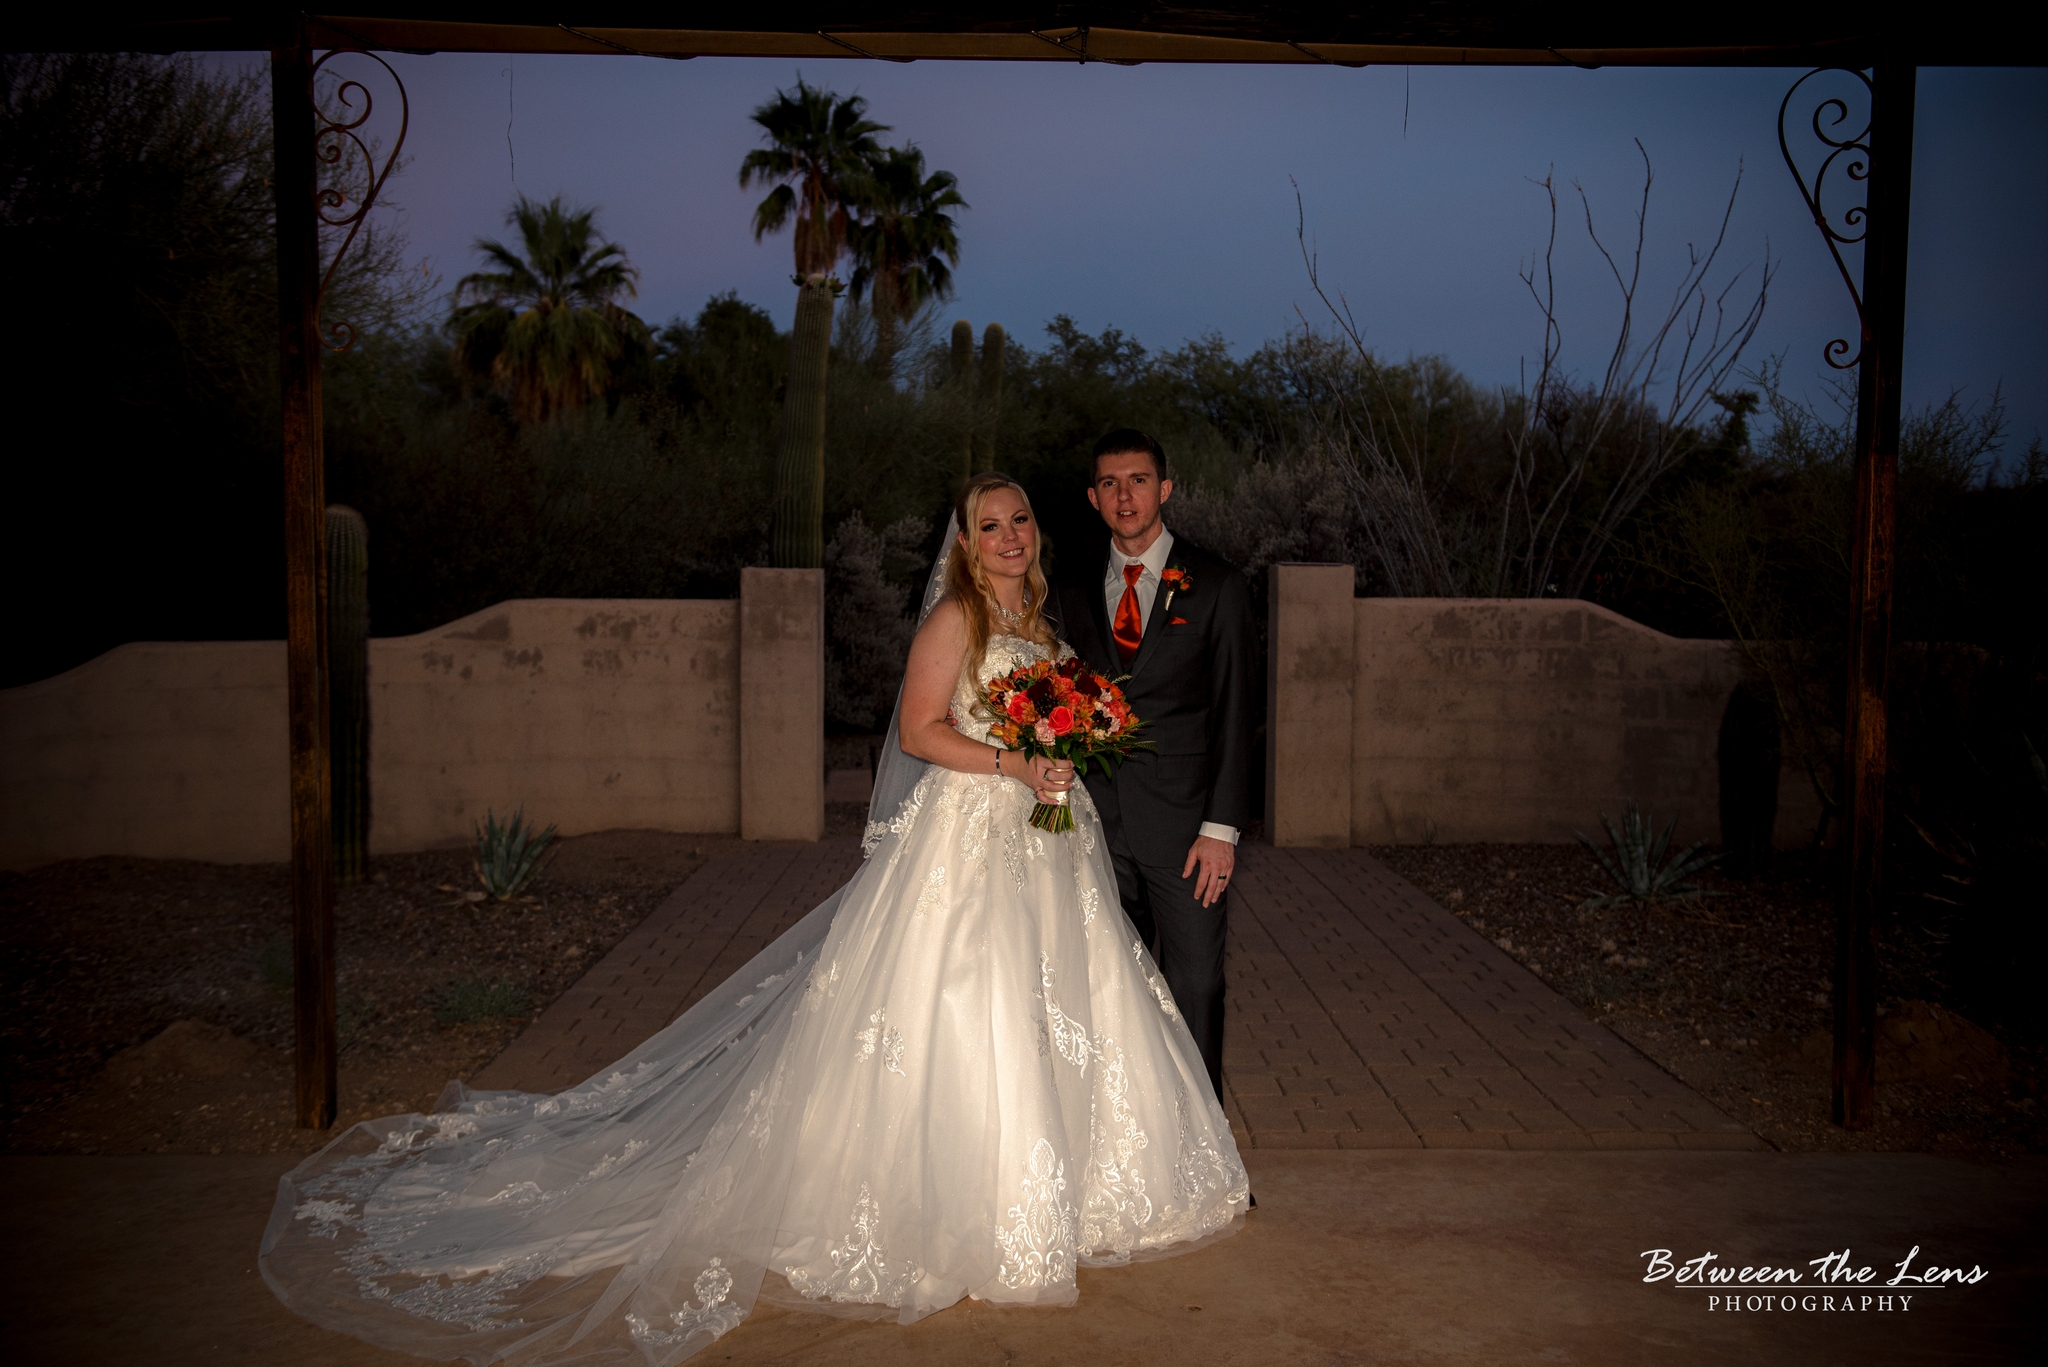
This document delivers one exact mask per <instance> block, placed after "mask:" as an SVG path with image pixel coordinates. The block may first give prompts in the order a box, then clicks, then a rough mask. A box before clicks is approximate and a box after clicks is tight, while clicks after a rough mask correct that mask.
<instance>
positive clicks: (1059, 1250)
mask: <svg viewBox="0 0 2048 1367" xmlns="http://www.w3.org/2000/svg"><path fill="white" fill-rule="evenodd" d="M1019 1185H1020V1186H1021V1187H1022V1188H1023V1190H1024V1199H1023V1200H1022V1201H1020V1202H1018V1203H1017V1204H1016V1205H1014V1206H1011V1207H1010V1213H1009V1218H1010V1221H1011V1225H1010V1228H1008V1229H1005V1230H998V1231H996V1243H997V1245H998V1246H999V1247H1000V1248H1001V1249H1002V1251H1003V1261H1002V1265H1001V1266H1000V1267H999V1268H997V1269H996V1276H997V1277H999V1278H1000V1279H1001V1280H1002V1283H1003V1285H1004V1286H1007V1287H1011V1288H1012V1289H1015V1290H1022V1289H1024V1288H1026V1287H1035V1286H1071V1285H1072V1284H1073V1281H1074V1207H1073V1206H1072V1205H1071V1204H1070V1203H1069V1202H1068V1201H1067V1199H1066V1190H1067V1165H1066V1164H1065V1163H1064V1162H1062V1161H1060V1160H1059V1158H1058V1157H1057V1156H1056V1155H1055V1154H1054V1153H1053V1148H1052V1143H1051V1141H1050V1140H1045V1139H1041V1140H1039V1141H1038V1142H1037V1143H1036V1144H1033V1145H1032V1146H1031V1156H1030V1157H1029V1158H1027V1159H1025V1160H1024V1180H1023V1181H1022V1182H1021V1183H1019Z"/></svg>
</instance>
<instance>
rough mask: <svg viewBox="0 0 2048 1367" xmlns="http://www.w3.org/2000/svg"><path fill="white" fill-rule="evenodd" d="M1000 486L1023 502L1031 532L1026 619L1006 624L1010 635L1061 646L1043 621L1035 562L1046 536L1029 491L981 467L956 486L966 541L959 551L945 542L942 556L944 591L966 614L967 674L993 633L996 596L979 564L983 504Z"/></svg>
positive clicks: (1041, 579) (1040, 575) (975, 668)
mask: <svg viewBox="0 0 2048 1367" xmlns="http://www.w3.org/2000/svg"><path fill="white" fill-rule="evenodd" d="M998 489H1011V490H1014V491H1015V492H1016V494H1017V497H1018V499H1019V500H1020V501H1022V503H1023V504H1024V511H1025V512H1027V513H1031V521H1032V530H1033V532H1034V536H1033V538H1032V550H1031V568H1030V570H1029V571H1027V572H1026V573H1025V576H1024V620H1023V621H1022V622H1020V623H1019V624H1018V625H1017V626H1016V627H1014V628H1006V629H1007V630H1009V631H1010V634H1011V635H1014V636H1021V637H1022V638H1024V639H1025V640H1027V641H1036V642H1037V643H1038V644H1039V645H1042V646H1044V647H1045V648H1046V649H1048V650H1055V649H1057V648H1058V646H1059V641H1058V638H1056V637H1055V636H1054V635H1053V634H1052V628H1051V627H1050V626H1048V625H1047V624H1046V620H1045V607H1046V584H1045V571H1044V570H1043V569H1041V568H1040V567H1039V557H1040V555H1041V554H1042V553H1043V552H1044V549H1045V537H1044V535H1043V533H1041V532H1039V531H1038V526H1037V524H1038V514H1037V513H1035V512H1032V511H1031V496H1030V495H1029V494H1027V493H1025V492H1024V486H1023V485H1021V484H1019V483H1018V482H1017V481H1016V480H1014V479H1011V478H1010V477H1009V476H1008V475H1005V474H1001V473H999V472H997V471H994V470H989V471H984V472H983V473H981V474H978V475H975V476H973V477H972V478H970V479H969V480H968V481H967V482H966V484H964V485H962V486H961V488H960V496H959V497H958V498H957V499H955V500H954V501H953V515H954V517H955V518H957V519H958V524H957V525H958V526H959V528H960V535H961V536H962V537H964V538H965V539H966V541H967V546H966V549H965V550H964V551H963V550H962V549H961V548H960V547H959V546H951V547H948V548H947V549H948V552H949V554H948V555H947V557H946V596H947V597H948V598H951V599H952V600H953V601H954V602H956V603H958V604H959V605H960V611H961V613H962V614H963V615H964V616H965V617H966V619H967V658H966V662H965V665H964V668H965V669H966V671H967V676H968V677H969V678H974V677H976V676H977V675H978V674H979V672H980V670H981V661H982V657H983V656H984V655H986V654H987V653H988V641H989V637H991V636H993V635H995V634H996V612H995V607H996V597H995V590H994V588H993V587H992V586H991V585H990V584H989V580H988V571H987V570H986V569H984V568H982V564H981V555H980V553H979V547H980V544H981V533H980V531H979V530H978V525H977V524H979V522H980V521H981V505H982V503H983V502H984V501H986V500H987V498H988V496H989V495H990V494H992V493H994V492H995V491H996V490H998Z"/></svg>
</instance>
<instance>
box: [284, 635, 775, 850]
mask: <svg viewBox="0 0 2048 1367" xmlns="http://www.w3.org/2000/svg"><path fill="white" fill-rule="evenodd" d="M738 607H739V605H738V604H737V603H736V602H732V601H729V600H709V601H694V600H692V601H683V600H653V601H649V600H634V599H616V600H585V599H559V598H558V599H531V600H525V601H520V602H511V603H503V604H500V605H499V606H497V607H494V608H491V609H489V610H487V611H484V612H480V613H477V614H476V615H474V616H472V617H465V618H463V619H462V620H461V621H459V622H453V623H450V624H449V625H448V626H445V627H442V628H440V629H439V630H437V631H430V632H425V633H423V634H421V635H418V636H404V637H396V638H392V639H388V640H380V641H375V642H373V643H372V645H371V647H370V726H371V731H370V818H371V819H370V848H371V849H372V851H375V852H382V851H391V850H417V849H424V848H426V847H429V846H432V845H437V844H443V843H446V842H449V841H452V840H466V839H468V838H469V835H470V832H471V831H472V829H473V828H474V826H475V823H476V822H477V820H478V819H479V818H480V817H482V816H483V814H484V810H485V808H486V807H495V808H496V809H497V811H498V812H499V813H500V814H503V813H505V812H507V811H509V810H510V809H512V808H514V807H518V806H521V805H522V804H523V805H524V806H525V808H526V811H527V814H528V815H529V816H531V817H533V818H535V819H537V820H540V821H552V822H554V823H556V824H557V825H559V826H560V827H561V830H562V834H564V835H575V834H578V833H580V832H584V831H600V830H610V829H617V828H622V827H639V828H644V829H652V830H669V831H737V830H738V829H739V762H740V740H739V665H740V661H739V613H738ZM282 715H283V714H282V712H280V713H279V716H280V726H282V721H281V718H282ZM280 857H282V856H280Z"/></svg>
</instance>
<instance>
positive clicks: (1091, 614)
mask: <svg viewBox="0 0 2048 1367" xmlns="http://www.w3.org/2000/svg"><path fill="white" fill-rule="evenodd" d="M1115 549H1116V548H1115V547H1114V546H1106V547H1104V548H1103V551H1102V561H1101V563H1100V564H1098V565H1096V567H1095V578H1094V580H1093V581H1091V583H1090V585H1089V588H1088V620H1089V621H1091V622H1093V623H1094V624H1095V642H1096V649H1097V650H1098V651H1099V652H1100V654H1099V655H1098V656H1097V658H1098V659H1100V660H1101V661H1102V665H1103V668H1105V669H1121V668H1122V667H1123V660H1122V659H1121V658H1119V657H1118V655H1117V653H1116V637H1115V636H1114V635H1112V634H1111V632H1110V627H1109V594H1108V590H1107V588H1106V587H1105V586H1106V585H1107V584H1108V583H1109V557H1110V555H1111V554H1112V553H1113V552H1114V550H1115Z"/></svg>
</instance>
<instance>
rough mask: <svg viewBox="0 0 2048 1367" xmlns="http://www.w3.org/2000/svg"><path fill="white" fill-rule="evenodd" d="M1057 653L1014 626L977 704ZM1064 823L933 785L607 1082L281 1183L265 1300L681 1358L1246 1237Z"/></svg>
mask: <svg viewBox="0 0 2048 1367" xmlns="http://www.w3.org/2000/svg"><path fill="white" fill-rule="evenodd" d="M1043 653H1044V652H1043V650H1042V648H1040V647H1037V646H1034V645H1032V644H1030V643H1028V642H1025V641H1022V640H1018V639H1016V638H1014V637H1001V636H999V637H997V638H996V639H995V640H994V641H992V642H991V643H990V645H989V649H988V655H987V659H986V660H985V661H984V663H983V664H982V667H981V670H980V678H979V679H978V680H976V681H975V683H977V684H979V683H984V682H986V681H987V680H988V679H990V678H992V677H994V675H995V674H997V673H999V672H1006V671H1008V670H1010V669H1013V668H1015V667H1016V666H1018V665H1020V664H1022V663H1024V662H1026V661H1028V660H1032V659H1037V658H1041V657H1042V655H1043ZM977 696H978V689H975V688H972V687H970V685H969V681H968V680H966V679H965V678H964V677H963V679H962V681H961V685H960V688H959V690H958V692H957V694H956V697H955V701H954V708H953V715H954V717H955V718H956V719H966V718H969V717H970V716H971V713H972V707H973V703H974V700H975V698H976V697H977ZM956 725H957V726H958V729H959V730H961V731H962V732H964V733H965V734H967V735H970V736H973V737H974V738H976V739H983V738H984V737H985V732H986V728H985V726H984V725H983V724H981V723H978V722H974V721H971V720H956ZM1073 803H1074V830H1073V831H1072V832H1070V833H1067V834H1062V835H1052V834H1047V833H1044V832H1041V831H1037V830H1034V829H1032V828H1031V826H1030V825H1029V824H1028V817H1029V816H1030V813H1031V808H1032V804H1033V797H1032V794H1031V792H1030V790H1029V789H1028V788H1026V787H1025V786H1024V785H1023V784H1021V783H1018V782H1016V781H1014V780H1011V779H1006V778H999V777H996V776H993V775H977V774H961V773H953V772H950V771H948V770H944V769H940V768H938V767H937V766H931V767H928V768H926V769H925V770H924V771H923V773H922V775H921V776H920V777H917V778H916V781H915V787H914V789H913V790H912V791H911V793H910V796H909V797H908V798H907V799H906V800H904V801H903V802H902V804H901V806H900V807H898V808H896V809H895V810H894V813H893V815H891V814H890V813H888V812H880V813H877V814H876V815H877V816H881V817H886V818H887V819H884V820H876V821H871V823H870V825H869V828H868V839H867V846H868V858H867V861H866V862H865V863H864V864H863V865H862V867H861V869H860V871H859V872H858V873H856V874H855V875H854V877H853V878H852V879H851V880H850V881H849V882H848V883H847V884H846V885H845V886H844V887H843V888H841V889H840V890H839V891H838V892H836V893H834V894H833V896H832V898H831V899H830V900H828V901H827V902H826V903H825V904H824V905H823V906H820V907H819V908H817V909H816V910H815V911H813V912H812V913H810V915H808V916H807V917H805V918H804V920H803V921H801V922H799V923H798V924H797V925H796V926H795V927H794V928H793V929H792V930H790V931H789V932H788V933H787V934H786V935H784V936H783V937H782V938H781V939H780V940H778V941H776V942H775V943H774V944H772V945H770V946H769V947H768V948H767V949H766V950H764V951H762V953H761V954H760V955H759V956H758V957H757V958H756V959H755V960H754V961H753V962H752V963H751V964H749V965H748V966H747V967H746V968H745V969H742V970H741V971H740V972H739V973H738V974H736V975H735V976H734V977H733V978H732V979H730V980H729V981H728V982H726V983H725V984H724V985H723V986H722V987H720V988H718V989H716V990H714V991H713V992H712V993H711V994H710V996H708V997H706V998H705V999H704V1000H703V1001H701V1002H699V1003H698V1004H697V1005H696V1006H694V1007H692V1008H691V1009H690V1010H689V1011H687V1012H685V1013H684V1014H683V1015H682V1016H681V1017H680V1018H678V1019H677V1020H676V1021H675V1022H674V1023H673V1024H671V1025H669V1026H668V1027H667V1028H666V1029H664V1030H662V1031H661V1032H660V1033H659V1034H657V1035H655V1036H654V1037H653V1038H651V1039H649V1040H648V1041H647V1042H646V1043H645V1044H643V1045H641V1046H640V1047H639V1048H638V1049H636V1050H634V1051H633V1052H632V1053H631V1054H629V1055H627V1056H626V1057H625V1058H623V1059H621V1060H619V1062H618V1063H617V1064H616V1065H614V1066H612V1067H610V1068H607V1069H605V1070H604V1071H603V1072H602V1073H600V1074H599V1075H597V1076H595V1077H593V1078H591V1079H590V1080H589V1081H587V1082H585V1083H583V1084H581V1085H579V1086H576V1087H572V1088H570V1089H569V1090H567V1091H565V1092H562V1093H560V1094H558V1095H551V1096H550V1095H529V1094H525V1093H518V1092H473V1091H469V1090H468V1089H466V1088H463V1087H462V1086H461V1085H460V1084H451V1085H450V1088H449V1092H448V1094H447V1095H446V1096H444V1097H443V1099H442V1103H441V1107H440V1109H438V1110H437V1111H436V1113H435V1114H433V1115H407V1116H399V1117H394V1118H391V1119H387V1120H382V1121H373V1122H369V1123H366V1124H362V1125H357V1126H355V1127H354V1128H353V1129H352V1130H350V1131H349V1132H348V1133H347V1134H346V1135H344V1136H343V1137H341V1138H340V1139H337V1140H336V1141H335V1142H334V1143H333V1144H331V1145H330V1146H328V1148H327V1149H326V1150H324V1151H323V1152H321V1153H320V1154H318V1155H317V1156H315V1157H313V1158H311V1159H309V1160H307V1161H306V1162H305V1163H304V1164H302V1165H301V1166H300V1167H299V1168H298V1169H297V1170H296V1171H294V1172H292V1173H291V1174H290V1175H289V1176H287V1177H285V1178H284V1179H283V1181H282V1185H281V1188H280V1191H279V1194H278V1200H277V1206H276V1209H275V1211H274V1212H273V1214H272V1216H271V1220H270V1225H269V1228H268V1230H267V1231H266V1232H265V1234H264V1239H263V1250H262V1269H263V1275H264V1277H265V1279H266V1280H267V1281H268V1282H269V1284H270V1285H271V1287H272V1288H273V1289H274V1290H275V1291H276V1292H277V1294H278V1295H279V1296H280V1297H281V1298H282V1299H283V1300H284V1301H285V1302H286V1304H288V1305H290V1306H291V1307H292V1308H293V1309H295V1310H297V1311H299V1312H300V1313H301V1314H304V1315H305V1316H307V1317H308V1318H310V1319H312V1320H314V1321H316V1322H318V1323H320V1324H323V1325H326V1326H329V1327H331V1328H334V1329H338V1330H341V1331H343V1332H345V1333H349V1334H353V1335H356V1336H358V1337H360V1338H364V1339H368V1340H370V1341H372V1342H376V1343H380V1344H384V1345H386V1346H389V1347H393V1348H397V1349H401V1350H403V1351H406V1352H412V1353H418V1354H422V1355H425V1356H430V1357H439V1358H450V1359H455V1358H468V1359H470V1360H471V1361H474V1362H477V1363H488V1362H494V1361H498V1360H500V1359H503V1360H505V1361H508V1362H511V1363H516V1364H529V1363H534V1364H538V1363H566V1362H575V1363H579V1364H581V1363H611V1362H619V1363H624V1362H638V1361H642V1360H644V1361H646V1362H650V1363H657V1364H667V1363H674V1362H679V1361H681V1360H682V1359H684V1358H687V1357H689V1356H690V1355H692V1354H693V1353H696V1352H697V1351H698V1350H700V1349H702V1348H704V1347H705V1346H706V1345H708V1344H710V1343H711V1342H713V1341H714V1340H715V1339H717V1338H718V1337H719V1336H720V1335H722V1334H725V1333H727V1332H728V1331H730V1330H731V1329H733V1328H734V1327H735V1326H736V1325H738V1324H739V1323H740V1322H741V1321H742V1320H744V1319H745V1318H746V1316H747V1313H748V1311H749V1309H750V1308H751V1307H752V1305H753V1303H754V1301H755V1299H756V1298H757V1297H758V1296H761V1295H767V1296H770V1297H771V1299H774V1300H776V1301H777V1302H778V1303H782V1302H784V1301H787V1302H788V1303H791V1304H797V1305H802V1306H807V1307H809V1308H813V1309H818V1310H823V1311H827V1312H830V1313H842V1314H846V1313H854V1314H874V1315H888V1316H893V1317H895V1318H898V1319H900V1320H902V1321H903V1322H905V1323H908V1322H910V1321H912V1320H916V1319H918V1318H920V1317H921V1316H924V1315H928V1314H930V1313H932V1312H933V1311H935V1310H941V1309H944V1308H945V1307H946V1306H949V1305H951V1304H953V1303H954V1302H955V1301H957V1300H959V1299H960V1298H961V1297H962V1296H975V1297H978V1298H980V1299H982V1300H984V1301H988V1302H992V1303H997V1304H1009V1305H1062V1304H1067V1303H1070V1302H1072V1301H1073V1300H1074V1299H1075V1282H1074V1274H1075V1269H1076V1268H1077V1267H1080V1266H1092V1265H1099V1264H1114V1263H1122V1262H1126V1261H1129V1260H1130V1259H1132V1258H1133V1257H1146V1256H1158V1255H1164V1254H1169V1253H1179V1252H1185V1251H1187V1250H1189V1249H1191V1248H1193V1247H1195V1246H1196V1245H1197V1243H1198V1242H1201V1241H1204V1240H1206V1239H1209V1238H1212V1237H1214V1236H1217V1235H1220V1234H1224V1233H1228V1232H1230V1231H1232V1230H1233V1229H1235V1228H1236V1226H1237V1225H1238V1223H1240V1221H1241V1217H1242V1215H1243V1213H1244V1211H1245V1209H1246V1205H1247V1185H1246V1179H1245V1171H1244V1167H1243V1165H1242V1163H1241V1162H1240V1160H1239V1157H1238V1153H1237V1147H1236V1145H1235V1144H1234V1143H1233V1142H1232V1139H1231V1134H1230V1128H1229V1125H1228V1123H1227V1122H1226V1121H1225V1119H1224V1116H1223V1111H1222V1108H1221V1107H1220V1106H1219V1105H1218V1104H1217V1100H1216V1097H1215V1095H1214V1093H1213V1092H1212V1091H1211V1090H1210V1087H1209V1081H1208V1075H1207V1074H1206V1073H1205V1072H1204V1070H1203V1066H1202V1060H1201V1057H1200V1055H1199V1053H1198V1052H1197V1050H1196V1048H1195V1043H1194V1040H1193V1038H1192V1037H1191V1036H1190V1035H1189V1033H1188V1030H1187V1027H1186V1026H1185V1025H1183V1024H1182V1022H1181V1019H1180V1015H1179V1013H1178V1012H1177V1011H1176V1010H1175V1008H1174V1004H1173V999H1172V997H1171V995H1170V994H1169V993H1168V991H1167V989H1166V985H1165V982H1164V981H1163V979H1161V977H1160V976H1159V973H1158V972H1157V970H1156V969H1155V968H1154V966H1153V964H1152V963H1151V961H1150V959H1149V958H1148V956H1147V955H1146V953H1145V950H1144V948H1143V946H1142V945H1141V944H1140V943H1139V941H1138V938H1137V936H1136V934H1135V933H1134V932H1133V930H1132V928H1131V925H1130V922H1129V921H1128V920H1127V919H1126V918H1125V916H1124V913H1123V910H1122V908H1121V906H1120V904H1119V902H1118V899H1117V894H1116V884H1115V880H1114V876H1113V875H1112V873H1111V870H1110V864H1109V859H1108V856H1107V852H1106V850H1105V848H1104V843H1103V838H1102V828H1101V824H1100V821H1099V819H1098V818H1097V815H1096V812H1095V809H1094V807H1093V805H1092V804H1091V803H1090V802H1089V800H1088V796H1087V793H1086V792H1085V790H1082V789H1079V788H1076V789H1075V790H1074V794H1073Z"/></svg>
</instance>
